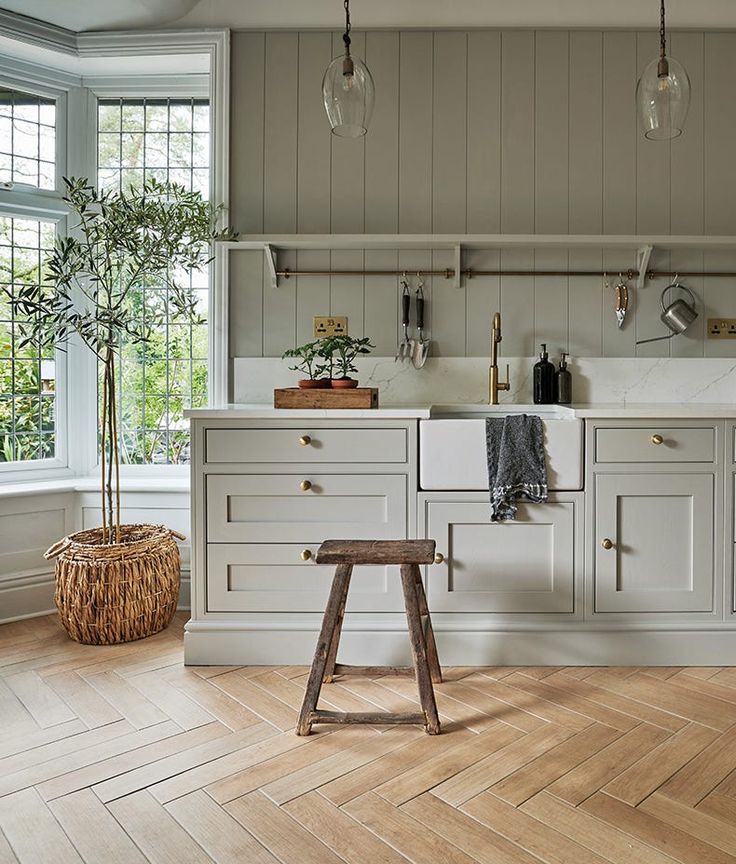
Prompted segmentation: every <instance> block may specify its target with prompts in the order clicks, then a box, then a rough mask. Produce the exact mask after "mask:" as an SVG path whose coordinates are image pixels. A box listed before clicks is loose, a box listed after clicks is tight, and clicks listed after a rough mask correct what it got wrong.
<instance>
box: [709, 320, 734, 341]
mask: <svg viewBox="0 0 736 864" xmlns="http://www.w3.org/2000/svg"><path fill="white" fill-rule="evenodd" d="M708 338H709V339H736V318H709V319H708Z"/></svg>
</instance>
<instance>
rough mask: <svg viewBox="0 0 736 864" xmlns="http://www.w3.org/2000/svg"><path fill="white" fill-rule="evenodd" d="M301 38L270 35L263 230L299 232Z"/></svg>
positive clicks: (293, 34) (265, 120) (267, 64)
mask: <svg viewBox="0 0 736 864" xmlns="http://www.w3.org/2000/svg"><path fill="white" fill-rule="evenodd" d="M298 96H299V36H298V34H296V33H267V34H266V56H265V100H266V102H265V108H264V112H263V115H264V146H265V152H264V157H263V172H264V177H263V196H264V199H263V230H264V231H265V232H266V233H268V234H280V233H283V234H293V233H294V232H295V231H296V227H297V226H296V195H297V155H296V153H297V120H298V104H299V100H298Z"/></svg>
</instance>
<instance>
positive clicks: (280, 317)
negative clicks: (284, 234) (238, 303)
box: [263, 250, 319, 357]
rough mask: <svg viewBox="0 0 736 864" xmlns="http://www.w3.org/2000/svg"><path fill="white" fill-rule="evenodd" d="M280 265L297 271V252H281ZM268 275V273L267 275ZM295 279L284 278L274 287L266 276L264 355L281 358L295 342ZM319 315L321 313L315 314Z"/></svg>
mask: <svg viewBox="0 0 736 864" xmlns="http://www.w3.org/2000/svg"><path fill="white" fill-rule="evenodd" d="M279 266H281V267H288V268H289V269H290V270H294V269H296V252H294V251H293V250H288V251H287V250H284V251H282V252H280V253H279ZM264 275H265V274H264ZM296 281H297V280H296V279H293V278H292V279H281V280H280V281H279V287H278V288H272V287H271V281H270V279H269V278H268V277H267V276H266V278H265V283H264V288H263V356H264V357H280V356H281V355H282V354H283V353H284V351H285V350H286V349H287V348H293V347H294V346H295V345H296V344H297V342H296ZM314 314H315V315H317V314H319V313H318V312H315V313H314Z"/></svg>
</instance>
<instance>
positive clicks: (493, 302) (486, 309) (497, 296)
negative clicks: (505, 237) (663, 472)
mask: <svg viewBox="0 0 736 864" xmlns="http://www.w3.org/2000/svg"><path fill="white" fill-rule="evenodd" d="M499 260H500V253H499V251H498V250H497V249H474V250H473V251H472V252H469V253H468V254H467V257H466V260H465V262H464V264H463V266H467V267H471V268H472V269H474V270H498V269H499ZM465 295H466V315H467V323H466V334H467V336H466V339H467V348H466V351H467V355H468V357H487V356H488V352H489V351H490V332H491V321H492V320H493V315H494V313H496V312H500V310H501V280H500V279H499V277H498V276H474V277H473V278H472V279H467V280H466V281H465ZM502 323H503V322H502ZM504 350H506V346H505V345H504Z"/></svg>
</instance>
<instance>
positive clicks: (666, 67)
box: [657, 0, 670, 78]
mask: <svg viewBox="0 0 736 864" xmlns="http://www.w3.org/2000/svg"><path fill="white" fill-rule="evenodd" d="M669 74H670V64H669V62H668V61H667V37H666V31H665V26H664V0H660V3H659V62H658V63H657V77H658V78H667V76H668V75H669Z"/></svg>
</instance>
